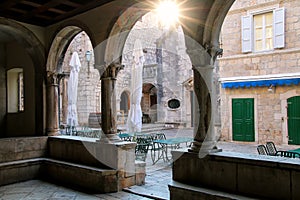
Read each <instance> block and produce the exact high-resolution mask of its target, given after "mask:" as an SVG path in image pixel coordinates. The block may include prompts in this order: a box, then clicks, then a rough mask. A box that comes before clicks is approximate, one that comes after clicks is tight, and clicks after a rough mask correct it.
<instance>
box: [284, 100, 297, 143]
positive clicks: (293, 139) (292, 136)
mask: <svg viewBox="0 0 300 200" xmlns="http://www.w3.org/2000/svg"><path fill="white" fill-rule="evenodd" d="M287 103H288V109H287V114H288V135H289V144H300V96H296V97H292V98H289V99H288V100H287Z"/></svg>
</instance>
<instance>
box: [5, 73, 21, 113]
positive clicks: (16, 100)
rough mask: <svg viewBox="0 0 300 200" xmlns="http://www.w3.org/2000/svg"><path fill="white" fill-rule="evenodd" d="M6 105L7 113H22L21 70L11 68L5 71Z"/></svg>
mask: <svg viewBox="0 0 300 200" xmlns="http://www.w3.org/2000/svg"><path fill="white" fill-rule="evenodd" d="M7 103H8V112H9V113H16V112H21V111H24V81H23V69H22V68H13V69H10V70H8V71H7Z"/></svg>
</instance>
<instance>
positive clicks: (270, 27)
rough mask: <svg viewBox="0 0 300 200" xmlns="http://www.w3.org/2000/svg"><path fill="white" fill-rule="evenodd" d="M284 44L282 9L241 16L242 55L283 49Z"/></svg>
mask: <svg viewBox="0 0 300 200" xmlns="http://www.w3.org/2000/svg"><path fill="white" fill-rule="evenodd" d="M284 42H285V41H284V8H279V9H275V10H273V11H268V12H265V13H258V14H253V15H247V16H242V51H243V53H248V52H252V51H255V52H259V51H267V50H272V49H274V48H283V47H284Z"/></svg>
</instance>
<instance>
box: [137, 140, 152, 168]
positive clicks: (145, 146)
mask: <svg viewBox="0 0 300 200" xmlns="http://www.w3.org/2000/svg"><path fill="white" fill-rule="evenodd" d="M136 143H137V145H136V147H135V159H136V160H140V161H144V162H145V161H146V158H147V154H148V150H149V144H150V143H149V140H148V139H147V138H143V137H138V138H137V139H136Z"/></svg>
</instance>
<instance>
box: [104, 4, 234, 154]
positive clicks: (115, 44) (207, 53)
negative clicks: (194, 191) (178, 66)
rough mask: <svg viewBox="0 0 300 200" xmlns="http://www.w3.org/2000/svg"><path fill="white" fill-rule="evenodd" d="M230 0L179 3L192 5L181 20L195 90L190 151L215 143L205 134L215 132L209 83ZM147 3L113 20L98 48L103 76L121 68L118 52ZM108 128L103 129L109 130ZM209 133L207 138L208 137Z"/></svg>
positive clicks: (214, 137) (212, 100)
mask: <svg viewBox="0 0 300 200" xmlns="http://www.w3.org/2000/svg"><path fill="white" fill-rule="evenodd" d="M233 2H234V0H226V1H211V2H210V3H208V2H206V1H205V2H190V1H187V2H185V3H184V5H182V6H183V7H185V8H191V7H192V8H193V10H192V11H191V10H189V9H185V12H184V13H183V14H184V15H186V17H185V18H183V19H182V21H181V23H182V24H183V25H184V26H183V32H184V34H185V41H186V47H187V53H188V55H189V57H190V60H191V63H192V66H193V70H194V91H195V97H196V103H195V110H196V112H195V115H196V116H195V117H194V119H195V120H196V121H195V123H194V125H195V126H194V127H195V129H194V132H195V135H196V136H195V142H194V145H193V147H192V151H195V152H198V151H199V150H200V148H201V147H202V144H203V142H204V140H208V143H207V144H208V146H207V149H211V148H213V147H214V143H215V142H216V136H215V135H212V134H207V133H214V130H213V129H214V128H213V125H214V112H215V110H214V107H212V105H213V103H212V102H214V101H215V95H216V94H215V91H214V90H213V82H212V79H213V69H214V65H215V60H216V58H217V56H218V55H220V54H221V53H222V49H220V48H219V34H220V30H221V27H222V23H223V20H224V18H225V16H226V14H227V12H228V10H229V9H230V7H231V5H232V4H233ZM147 6H148V8H149V5H146V4H142V3H138V4H135V5H134V6H132V7H130V8H128V9H127V10H125V11H124V12H123V13H122V15H121V16H120V17H119V18H118V19H116V22H115V24H114V25H113V27H112V29H111V31H110V33H109V38H108V39H107V43H106V44H105V48H102V49H101V50H102V51H103V52H105V54H104V58H103V60H102V63H101V60H98V63H101V64H98V65H99V66H102V69H101V70H100V73H101V75H102V77H111V78H116V75H117V72H118V70H119V69H121V67H120V64H121V55H122V51H123V47H124V44H125V42H126V38H127V36H128V34H129V31H130V30H131V28H132V27H133V26H134V24H135V22H136V21H137V20H138V19H139V18H140V17H141V16H143V15H144V14H145V13H146V12H147V9H145V8H147ZM141 8H144V9H141ZM202 9H206V10H208V12H202ZM207 13H208V14H207ZM191 19H192V20H191ZM189 20H190V21H189ZM99 52H100V51H99ZM108 86H109V87H111V88H114V83H113V85H112V86H110V85H107V87H108ZM106 95H108V94H106ZM106 107H107V106H106ZM111 110H113V108H111ZM200 111H201V112H200ZM112 118H114V117H112ZM103 124H104V123H103ZM106 124H107V125H108V127H109V126H114V125H111V122H109V120H107V122H106ZM108 127H107V128H105V129H108ZM108 132H109V130H108ZM110 132H111V131H110ZM208 135H209V137H207V136H208Z"/></svg>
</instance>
